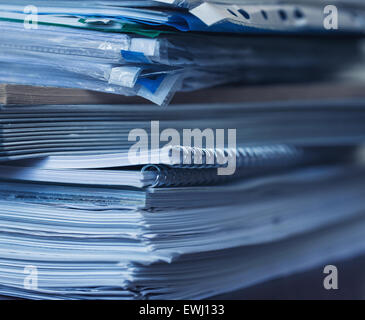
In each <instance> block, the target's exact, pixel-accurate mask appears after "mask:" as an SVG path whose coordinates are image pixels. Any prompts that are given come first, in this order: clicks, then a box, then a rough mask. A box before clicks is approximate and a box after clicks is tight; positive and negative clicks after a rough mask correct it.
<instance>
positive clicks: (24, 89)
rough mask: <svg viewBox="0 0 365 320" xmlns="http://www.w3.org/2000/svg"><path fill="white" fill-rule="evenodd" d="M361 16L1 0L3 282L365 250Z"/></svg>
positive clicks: (153, 279) (163, 288)
mask: <svg viewBox="0 0 365 320" xmlns="http://www.w3.org/2000/svg"><path fill="white" fill-rule="evenodd" d="M328 15H329V16H330V17H331V19H330V20H326V19H327V17H328ZM337 18H338V19H337ZM336 19H337V20H336ZM336 21H337V22H338V25H336ZM364 26H365V5H364V4H363V3H362V1H357V0H351V1H341V0H337V1H333V5H332V6H330V7H329V8H328V7H326V3H325V1H300V0H297V1H274V0H262V1H253V0H252V1H251V0H242V1H239V0H236V1H234V0H233V1H228V0H227V1H225V0H216V1H215V0H214V1H200V0H176V1H174V0H171V1H170V0H159V1H152V0H151V1H150V0H138V1H122V0H119V1H118V0H114V1H112V0H100V1H99V0H84V1H78V2H75V1H71V0H62V1H57V2H56V1H49V0H48V1H45V0H34V1H32V5H31V6H29V4H28V3H27V1H23V0H15V1H13V2H12V4H6V3H5V1H1V0H0V27H1V30H2V31H3V32H1V34H0V83H1V84H0V297H2V296H4V297H11V298H27V299H205V298H212V297H214V296H217V295H221V294H229V293H230V292H233V291H235V290H240V289H244V288H247V287H249V286H252V285H254V284H257V283H262V282H265V281H267V280H270V279H274V278H278V277H281V276H285V275H290V274H293V273H297V272H301V271H304V270H308V269H310V268H313V267H318V266H322V265H325V264H333V263H335V262H336V261H338V260H343V259H347V258H351V257H353V256H357V255H362V254H364V253H365V242H364V241H363V235H364V230H365V203H364V197H365V188H364V179H365V165H364V164H365V161H364V158H365V156H364V148H363V147H362V146H363V145H364V144H365V143H364V142H365V93H364V92H365V90H364V88H365V82H364V74H365V73H363V70H364V69H365V67H364V66H365V64H364V63H363V60H364V54H363V39H362V36H363V34H364V30H365V29H364V28H365V27H364ZM334 35H336V36H334ZM219 85H222V86H220V87H217V86H219ZM223 85H224V86H223ZM212 87H214V88H212ZM111 93H112V95H110V94H111ZM175 93H176V96H175V98H174V99H172V98H173V95H174V94H175ZM142 98H143V99H142ZM146 99H147V100H149V101H152V102H153V103H155V104H158V105H166V104H168V103H170V102H171V104H170V105H169V107H168V108H158V107H157V106H155V105H154V104H151V103H150V102H148V103H146Z"/></svg>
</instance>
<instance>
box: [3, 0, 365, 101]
mask: <svg viewBox="0 0 365 320" xmlns="http://www.w3.org/2000/svg"><path fill="white" fill-rule="evenodd" d="M194 3H195V1H194ZM179 4H180V2H179ZM187 4H190V2H187ZM166 5H167V4H166V1H164V2H156V1H155V2H151V1H136V2H130V1H109V2H108V1H106V2H99V1H81V2H78V4H77V5H75V4H74V3H72V1H61V2H59V1H57V3H56V2H54V3H53V2H51V3H49V1H41V0H37V1H34V2H33V3H32V6H27V3H25V2H24V1H21V0H17V1H14V2H13V3H12V4H11V5H9V4H3V3H1V2H0V27H1V30H2V31H3V32H2V33H1V35H0V48H1V51H0V82H3V83H11V84H22V85H33V86H48V87H62V88H82V89H88V90H94V91H103V92H108V93H115V94H121V95H127V96H135V95H137V96H141V97H144V98H146V99H148V100H150V101H152V102H154V103H157V104H159V105H164V104H167V103H168V102H169V101H170V100H171V98H172V96H173V94H174V93H175V92H177V91H192V90H197V89H201V88H206V87H212V86H216V85H219V84H225V83H232V82H238V81H239V82H240V83H243V84H257V83H283V82H284V83H285V82H303V81H314V80H320V79H323V78H326V79H327V80H328V79H330V78H332V77H335V76H336V74H338V73H339V72H340V71H342V70H343V69H344V68H345V67H348V65H350V64H356V63H359V62H360V61H361V59H362V58H361V51H362V49H361V45H360V41H359V39H357V37H349V38H345V37H341V38H333V37H329V38H318V34H324V35H326V33H332V34H339V35H341V34H342V35H344V34H348V33H351V34H353V35H357V36H359V35H361V34H363V32H364V28H363V25H364V24H363V23H364V22H365V10H364V8H363V7H362V6H358V7H353V6H349V5H347V6H346V7H345V8H343V10H340V11H339V13H338V14H339V16H338V17H337V18H338V21H340V24H339V25H336V26H335V28H334V30H333V29H332V27H331V29H329V30H327V29H326V28H325V27H324V25H323V21H324V17H323V5H322V4H321V5H318V4H317V5H310V6H308V5H306V6H304V7H303V8H302V7H301V6H299V7H298V6H294V5H293V4H291V5H274V6H272V5H269V6H268V8H267V9H265V10H266V11H265V10H264V7H263V6H262V5H260V6H258V5H250V6H245V8H246V7H247V8H246V9H245V10H247V11H245V10H244V9H242V8H241V7H239V6H236V5H234V6H229V7H226V6H225V5H216V4H211V3H203V4H201V5H198V7H194V9H191V10H189V9H187V8H184V9H179V10H177V9H176V8H175V7H171V6H170V5H167V7H166ZM141 6H143V8H142V7H141ZM221 7H222V8H221ZM265 8H266V7H265ZM350 9H351V10H350ZM307 10H308V11H307ZM336 14H337V13H336ZM354 14H356V19H355V20H354V16H353V15H354ZM215 15H217V16H215ZM221 15H222V16H221ZM355 22H356V23H355ZM227 32H229V33H230V34H229V35H226V34H225V33H227ZM273 32H275V33H277V35H276V36H275V37H273V35H272V33H273ZM242 34H245V36H244V37H243V36H242ZM293 34H295V35H298V34H300V35H301V36H299V37H297V36H294V35H293ZM247 35H249V36H247ZM304 35H307V36H304ZM51 75H52V76H51Z"/></svg>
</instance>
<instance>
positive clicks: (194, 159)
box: [169, 145, 303, 169]
mask: <svg viewBox="0 0 365 320" xmlns="http://www.w3.org/2000/svg"><path fill="white" fill-rule="evenodd" d="M174 152H177V153H179V160H178V161H176V159H173V160H172V164H171V166H172V167H174V168H190V169H198V168H200V169H203V168H221V167H225V166H226V165H227V163H229V162H230V161H232V160H233V159H235V161H236V166H237V167H262V166H268V165H269V166H276V165H280V166H281V165H285V164H286V163H291V162H293V161H294V160H295V159H301V158H302V157H303V150H302V149H300V148H297V147H293V146H288V145H271V146H255V147H244V148H225V149H205V148H197V147H184V146H174V147H171V148H170V150H169V156H170V158H172V155H173V154H174Z"/></svg>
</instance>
